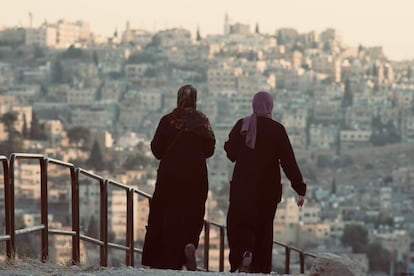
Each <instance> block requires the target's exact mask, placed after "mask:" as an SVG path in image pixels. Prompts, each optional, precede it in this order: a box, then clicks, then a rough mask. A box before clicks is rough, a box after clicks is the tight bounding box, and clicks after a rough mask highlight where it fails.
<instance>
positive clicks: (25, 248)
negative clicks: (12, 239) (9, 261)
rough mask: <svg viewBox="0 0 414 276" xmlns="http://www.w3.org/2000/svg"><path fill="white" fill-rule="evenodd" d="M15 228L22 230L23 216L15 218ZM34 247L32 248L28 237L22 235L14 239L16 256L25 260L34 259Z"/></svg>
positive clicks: (23, 225) (23, 226)
mask: <svg viewBox="0 0 414 276" xmlns="http://www.w3.org/2000/svg"><path fill="white" fill-rule="evenodd" d="M15 228H16V229H24V228H26V224H25V223H24V220H23V216H22V215H18V216H16V217H15ZM35 248H36V247H34V246H32V244H31V238H30V236H28V235H22V236H21V237H19V238H17V239H16V251H17V254H18V256H20V257H26V258H36V256H37V254H36V253H37V252H35V250H34V249H35Z"/></svg>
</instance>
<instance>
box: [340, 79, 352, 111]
mask: <svg viewBox="0 0 414 276" xmlns="http://www.w3.org/2000/svg"><path fill="white" fill-rule="evenodd" d="M352 102H353V96H352V91H351V80H350V79H349V78H347V79H346V80H345V91H344V96H343V97H342V107H348V106H351V105H352Z"/></svg>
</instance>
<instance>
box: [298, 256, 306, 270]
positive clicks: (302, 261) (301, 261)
mask: <svg viewBox="0 0 414 276" xmlns="http://www.w3.org/2000/svg"><path fill="white" fill-rule="evenodd" d="M299 261H300V273H305V254H303V252H302V251H300V252H299Z"/></svg>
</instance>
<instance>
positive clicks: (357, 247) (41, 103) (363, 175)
mask: <svg viewBox="0 0 414 276" xmlns="http://www.w3.org/2000/svg"><path fill="white" fill-rule="evenodd" d="M192 31H195V36H194V37H193V36H192ZM413 70H414V60H411V61H408V60H407V61H393V60H389V59H388V58H387V56H386V55H385V54H384V49H383V48H382V47H381V46H380V45H379V46H369V47H368V46H365V45H363V44H360V45H355V46H349V45H347V44H346V38H343V37H342V36H341V33H339V32H338V31H337V30H335V29H331V28H327V29H326V30H324V31H322V32H320V33H318V32H316V31H311V32H308V33H299V32H298V31H297V30H295V29H293V28H280V29H276V30H275V32H274V33H272V34H265V33H261V32H260V25H259V24H256V25H254V26H250V25H249V24H244V23H240V22H235V21H233V20H232V19H231V18H230V17H229V16H228V15H227V14H226V15H225V16H224V20H223V33H222V34H214V35H212V34H209V35H203V34H201V33H200V31H199V30H187V29H185V28H171V29H164V30H159V31H153V32H151V31H147V30H144V29H139V28H134V27H133V26H130V24H129V22H126V24H125V27H124V29H123V30H115V31H114V33H113V35H112V36H111V37H103V36H101V35H97V34H94V33H93V31H92V28H91V26H90V25H89V24H88V23H87V22H84V21H76V22H69V21H67V20H64V19H62V20H59V21H57V22H53V23H51V22H46V21H45V22H44V23H42V24H41V25H40V26H32V24H29V26H18V27H9V26H0V119H1V120H0V154H1V155H5V156H9V155H10V154H11V153H19V152H24V153H38V154H42V155H45V156H47V157H51V158H55V159H58V160H62V161H64V162H70V163H73V164H75V165H76V166H78V167H81V168H84V169H87V170H91V171H93V172H94V173H96V174H98V175H102V176H104V177H108V178H111V179H114V180H116V181H119V182H120V183H123V184H125V185H128V186H132V187H135V188H137V189H139V190H142V191H144V192H147V193H149V194H152V192H153V189H154V184H155V179H156V172H157V165H158V161H157V160H156V159H155V158H154V157H153V155H152V153H151V150H150V142H151V139H152V136H153V134H154V132H155V129H156V127H157V124H158V121H159V119H160V118H161V117H162V116H163V115H164V114H166V113H168V112H170V111H172V110H173V109H174V108H175V106H176V100H177V99H176V93H177V90H178V88H179V87H180V86H182V85H184V84H187V83H190V84H192V85H194V86H195V87H196V88H197V90H198V103H197V108H198V109H199V110H200V111H202V112H203V113H205V114H206V115H207V116H208V118H209V120H210V122H211V124H212V127H213V130H214V132H215V135H216V139H217V140H216V150H215V153H214V155H213V156H212V157H211V158H209V160H208V168H209V183H210V193H209V198H208V201H207V204H206V207H207V215H206V219H208V220H210V221H214V222H216V223H219V224H222V225H224V224H225V218H226V212H227V206H228V194H229V180H230V179H231V174H232V168H233V164H232V163H231V162H230V161H229V160H228V159H227V158H226V154H225V152H224V150H223V145H224V142H225V141H226V139H227V135H228V133H229V132H230V130H231V128H232V127H233V125H234V124H235V122H236V121H237V120H238V119H240V118H242V117H245V116H247V115H250V114H251V112H252V111H251V99H252V96H253V94H254V93H255V92H257V91H260V90H266V91H269V92H270V93H272V95H273V97H274V109H273V118H274V119H275V120H278V121H280V122H282V124H284V126H285V127H286V130H287V132H288V134H289V138H290V140H291V143H292V145H293V148H294V151H295V153H296V157H297V160H298V164H299V166H300V168H301V170H302V173H303V176H304V178H305V182H306V183H307V185H308V192H307V196H306V202H305V205H304V206H303V207H302V208H298V207H297V206H296V199H295V194H294V193H293V192H292V189H291V188H290V183H289V180H288V179H286V178H284V179H283V184H284V185H283V186H284V197H283V201H282V202H281V203H280V204H279V206H278V210H277V214H276V219H275V222H274V238H275V240H277V241H281V242H285V243H287V244H290V245H293V246H296V247H298V248H302V249H305V250H307V251H309V252H315V253H317V252H332V253H338V254H346V255H348V256H350V257H352V258H354V259H357V260H358V261H360V262H361V263H362V264H364V266H365V268H366V271H377V272H383V273H387V272H388V271H390V270H393V271H397V270H400V271H411V270H413V271H414V213H413V212H412V210H411V208H412V206H413V204H414V190H413V188H412V186H411V185H412V183H413V181H414V166H412V164H413V161H414V72H413ZM50 174H51V175H50V177H49V187H48V192H49V201H50V202H49V212H50V214H51V215H50V218H49V225H52V226H53V228H55V229H67V228H68V227H69V228H70V212H68V209H69V208H70V192H69V190H70V181H68V176H66V175H65V174H67V173H66V172H63V171H61V170H59V169H58V168H56V169H53V167H52V169H51V172H50ZM15 177H16V184H15V197H16V227H17V225H18V226H19V228H24V227H27V226H33V225H36V224H38V222H39V212H38V209H39V208H40V207H39V206H40V205H39V198H40V188H39V183H40V180H39V166H38V164H36V163H33V162H21V163H19V165H18V166H17V173H16V176H15ZM0 181H3V180H0ZM2 183H3V182H2ZM3 190H4V185H0V210H4V191H3ZM79 190H80V195H81V200H80V201H81V202H80V204H81V207H80V209H81V210H82V211H81V214H80V216H81V229H82V231H84V232H85V233H90V234H95V235H96V232H97V226H96V225H97V222H98V221H99V217H98V216H97V214H98V213H99V185H93V183H91V181H90V180H85V181H82V182H81V183H80V187H79ZM121 194H122V193H121V192H120V191H117V190H116V189H114V190H113V191H111V192H110V193H109V196H110V199H109V202H110V206H108V208H109V209H110V211H109V213H108V215H109V218H108V220H109V221H110V222H109V225H110V227H111V229H110V236H111V239H112V240H119V239H123V238H124V237H125V223H126V221H125V214H122V212H124V209H125V208H124V206H125V201H124V199H123V197H122V196H123V194H122V195H121ZM142 203H143V204H138V206H140V207H139V208H140V209H139V211H138V212H136V215H135V213H134V216H135V220H136V221H137V223H136V224H135V225H136V229H135V233H134V237H135V239H136V240H138V241H140V242H141V243H142V240H143V237H144V234H145V224H146V219H147V215H148V206H147V205H146V202H145V200H143V199H142ZM144 203H145V204H144ZM0 227H2V228H1V229H4V214H3V212H2V213H1V215H0ZM55 239H56V240H55V241H54V242H55V250H54V251H53V253H51V254H50V255H51V258H52V259H53V261H55V262H64V261H65V260H67V258H68V257H69V256H70V254H69V253H68V249H67V248H66V247H67V246H66V247H65V244H66V240H65V239H68V237H56V238H55ZM24 242H27V244H26V245H25V244H24ZM31 242H32V241H31V240H30V239H29V240H27V241H24V240H23V239H22V241H20V243H21V244H20V245H21V246H20V249H19V250H22V251H21V254H24V255H28V256H30V255H31V254H34V253H33V252H31V249H30V248H31V247H30V246H28V244H29V245H30V243H31ZM87 248H88V245H87V244H83V245H82V258H83V260H84V261H87V260H91V259H94V258H96V255H93V253H91V251H90V250H87ZM0 252H1V256H0V258H4V257H5V254H4V245H3V244H0ZM275 254H277V252H276V253H275ZM114 255H116V253H114V254H113V256H114ZM276 257H277V256H276ZM121 258H122V257H118V259H117V257H113V259H112V260H111V264H112V265H117V264H119V262H120V260H119V259H121ZM277 265H279V266H282V265H283V261H280V264H275V266H277ZM378 275H380V274H378ZM384 275H388V274H384Z"/></svg>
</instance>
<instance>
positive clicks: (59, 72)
mask: <svg viewBox="0 0 414 276" xmlns="http://www.w3.org/2000/svg"><path fill="white" fill-rule="evenodd" d="M51 77H52V82H53V83H64V80H65V79H64V72H63V65H62V62H61V61H60V59H57V60H56V61H55V62H54V63H53V66H52V76H51Z"/></svg>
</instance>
